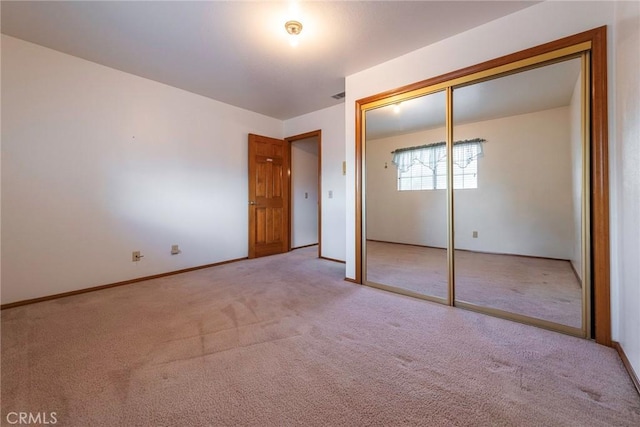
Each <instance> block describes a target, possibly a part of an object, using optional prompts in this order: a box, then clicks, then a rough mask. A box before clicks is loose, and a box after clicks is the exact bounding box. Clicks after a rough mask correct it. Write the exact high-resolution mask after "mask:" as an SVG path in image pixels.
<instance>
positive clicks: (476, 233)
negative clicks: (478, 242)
mask: <svg viewBox="0 0 640 427" xmlns="http://www.w3.org/2000/svg"><path fill="white" fill-rule="evenodd" d="M473 238H474V239H477V238H478V232H477V231H474V232H473Z"/></svg>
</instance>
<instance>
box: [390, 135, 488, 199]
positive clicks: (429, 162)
mask: <svg viewBox="0 0 640 427" xmlns="http://www.w3.org/2000/svg"><path fill="white" fill-rule="evenodd" d="M483 142H485V140H484V139H479V138H478V139H472V140H464V141H456V142H455V143H454V144H453V188H454V189H456V190H458V189H466V188H478V157H481V156H482V153H483V151H482V143H483ZM392 162H393V164H395V165H396V167H397V168H398V191H413V190H444V189H445V188H447V147H446V143H444V142H437V143H435V144H428V145H423V146H420V147H410V148H400V149H397V150H395V151H394V152H393V160H392Z"/></svg>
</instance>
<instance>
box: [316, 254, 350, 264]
mask: <svg viewBox="0 0 640 427" xmlns="http://www.w3.org/2000/svg"><path fill="white" fill-rule="evenodd" d="M320 259H324V260H327V261H333V262H339V263H340V264H346V263H347V262H346V261H342V260H340V259H335V258H328V257H326V256H321V257H320Z"/></svg>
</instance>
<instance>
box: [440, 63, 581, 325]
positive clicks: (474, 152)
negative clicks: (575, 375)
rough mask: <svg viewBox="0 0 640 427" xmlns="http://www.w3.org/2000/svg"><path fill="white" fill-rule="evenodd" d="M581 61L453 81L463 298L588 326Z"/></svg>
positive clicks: (492, 308)
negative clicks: (456, 83) (466, 81)
mask: <svg viewBox="0 0 640 427" xmlns="http://www.w3.org/2000/svg"><path fill="white" fill-rule="evenodd" d="M582 68H583V67H582V59H581V57H580V56H578V57H575V58H572V59H568V60H563V61H561V62H556V63H552V64H550V65H545V66H539V67H537V68H533V69H528V70H525V71H519V72H516V73H513V74H509V75H504V76H495V77H493V78H491V79H489V80H483V81H481V82H478V83H472V84H468V85H463V86H460V87H454V88H453V140H454V141H453V158H452V160H453V161H452V163H453V169H452V171H453V176H452V179H453V192H454V206H455V209H454V234H455V239H454V247H455V255H454V259H455V261H454V265H455V276H454V277H455V279H454V282H455V305H457V306H465V307H467V308H472V309H482V310H484V311H489V312H491V313H493V314H499V315H503V316H506V317H511V318H514V319H515V320H521V321H528V322H530V323H535V324H539V325H541V326H551V325H552V324H555V325H556V326H557V328H559V329H565V330H567V331H569V332H571V331H574V332H576V333H579V332H580V331H581V330H582V328H583V314H584V302H585V295H584V294H583V280H582V277H583V275H584V273H583V239H582V233H583V230H582V228H583V217H584V211H583V206H584V202H585V200H584V196H583V195H584V194H585V182H586V180H585V179H584V178H585V177H584V168H583V164H584V161H585V153H584V149H583V145H584V144H583V142H584V134H585V132H584V120H583V106H584V95H583V93H582V92H583V91H582V89H583V86H584V84H583V76H582Z"/></svg>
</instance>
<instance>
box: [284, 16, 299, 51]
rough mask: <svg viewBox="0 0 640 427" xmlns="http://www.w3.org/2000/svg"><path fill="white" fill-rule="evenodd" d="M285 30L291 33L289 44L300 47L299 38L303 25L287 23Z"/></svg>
mask: <svg viewBox="0 0 640 427" xmlns="http://www.w3.org/2000/svg"><path fill="white" fill-rule="evenodd" d="M284 28H285V29H286V30H287V33H289V44H290V45H291V46H294V47H295V46H298V36H299V35H300V32H301V31H302V24H301V23H300V22H298V21H287V22H286V23H285V24H284Z"/></svg>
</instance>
